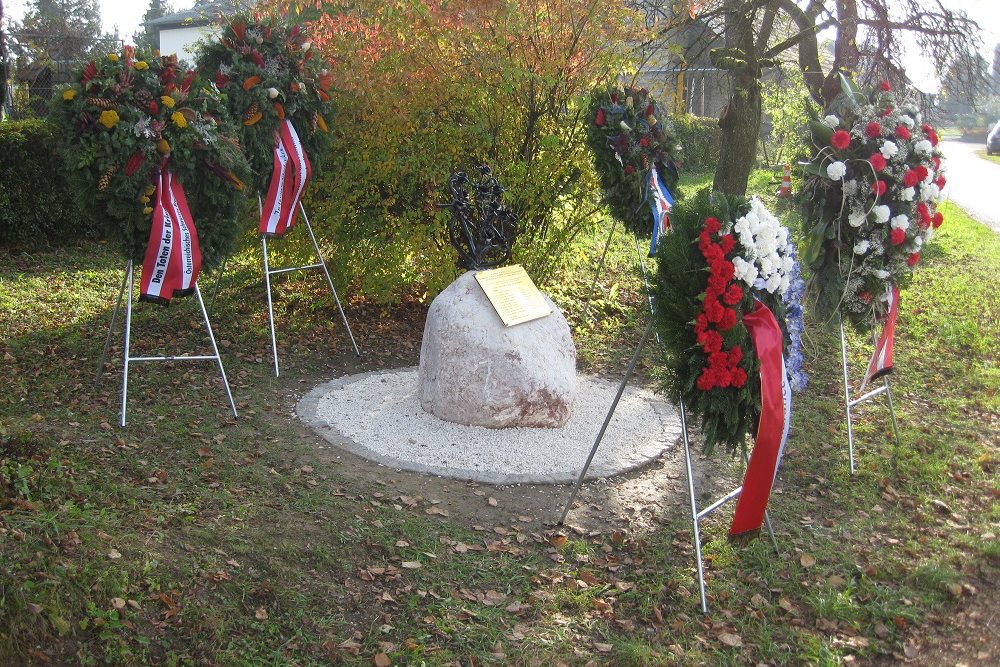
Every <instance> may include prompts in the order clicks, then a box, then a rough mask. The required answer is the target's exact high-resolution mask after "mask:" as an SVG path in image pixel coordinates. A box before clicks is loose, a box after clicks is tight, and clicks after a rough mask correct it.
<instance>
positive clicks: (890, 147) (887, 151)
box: [879, 141, 899, 160]
mask: <svg viewBox="0 0 1000 667" xmlns="http://www.w3.org/2000/svg"><path fill="white" fill-rule="evenodd" d="M879 152H880V153H882V157H884V158H885V159H886V160H888V159H891V158H892V157H893V156H894V155H895V154H896V153H898V152H899V146H897V145H896V144H895V143H893V142H891V141H884V142H882V147H881V148H879Z"/></svg>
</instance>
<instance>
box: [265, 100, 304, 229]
mask: <svg viewBox="0 0 1000 667" xmlns="http://www.w3.org/2000/svg"><path fill="white" fill-rule="evenodd" d="M311 175H312V165H311V164H310V163H309V156H308V155H306V152H305V150H304V149H303V148H302V142H301V141H300V140H299V135H298V134H296V132H295V128H294V127H293V126H292V123H291V122H290V121H289V120H288V119H285V120H282V121H281V124H280V125H279V126H278V130H277V131H276V132H275V133H274V168H273V169H272V171H271V183H270V185H269V186H268V189H267V198H266V199H265V200H264V207H263V208H262V209H261V214H260V228H259V230H260V233H261V234H265V235H267V236H278V237H280V236H284V235H285V234H286V233H288V232H289V231H290V230H291V229H292V227H294V226H295V220H296V218H297V216H298V210H299V202H300V201H301V200H302V193H303V192H305V189H306V184H307V183H308V182H309V177H310V176H311Z"/></svg>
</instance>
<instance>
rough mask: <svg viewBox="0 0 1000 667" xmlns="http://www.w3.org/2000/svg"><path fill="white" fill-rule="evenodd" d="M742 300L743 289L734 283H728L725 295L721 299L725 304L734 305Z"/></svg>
mask: <svg viewBox="0 0 1000 667" xmlns="http://www.w3.org/2000/svg"><path fill="white" fill-rule="evenodd" d="M742 300H743V289H742V288H741V287H740V286H739V285H737V284H736V283H733V284H732V285H730V286H729V288H728V289H727V290H726V294H725V296H723V297H722V301H723V302H724V303H725V304H726V305H727V306H735V305H736V304H738V303H739V302H740V301H742Z"/></svg>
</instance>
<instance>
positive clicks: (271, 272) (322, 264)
mask: <svg viewBox="0 0 1000 667" xmlns="http://www.w3.org/2000/svg"><path fill="white" fill-rule="evenodd" d="M263 209H264V203H263V201H262V200H261V198H260V193H257V210H258V213H259V214H263ZM299 210H300V211H301V212H302V218H303V220H305V223H306V229H307V230H308V231H309V238H310V240H312V245H313V250H314V251H315V252H316V258H317V259H318V260H319V261H317V262H315V263H313V264H303V265H301V266H288V267H285V268H281V269H272V268H271V259H270V255H269V253H268V249H267V236H266V235H262V236H261V246H262V248H263V256H264V283H265V284H266V287H267V323H268V325H269V326H270V329H271V353H272V355H273V358H274V377H279V376H280V375H281V372H280V370H279V368H278V341H277V334H276V331H275V326H274V301H273V298H272V296H271V276H275V275H278V274H280V273H291V272H292V271H307V270H310V269H323V275H325V276H326V284H327V285H329V287H330V291H331V292H332V293H333V300H334V301H336V303H337V310H338V311H339V312H340V319H341V320H342V321H343V323H344V329H346V330H347V337H348V338H350V340H351V345H352V346H353V347H354V354H356V355H357V356H358V357H360V356H361V351H360V350H359V349H358V344H357V342H356V341H355V340H354V334H353V333H352V332H351V325H350V324H348V322H347V315H345V314H344V307H343V306H342V305H341V303H340V297H339V296H338V295H337V288H336V287H334V286H333V280H332V279H331V278H330V271H329V270H328V269H327V266H326V260H325V259H324V258H323V253H322V252H320V249H319V244H318V243H316V235H315V234H314V233H313V228H312V224H311V223H310V222H309V216H308V215H307V214H306V207H305V206H303V204H302V202H301V201H300V202H299ZM225 268H226V267H225V265H223V267H222V269H221V270H220V271H219V277H218V279H217V280H216V281H215V288H214V289H213V292H212V299H211V301H210V302H209V309H211V308H212V306H214V305H215V297H216V295H218V293H219V285H220V283H221V282H222V276H223V274H224V273H225Z"/></svg>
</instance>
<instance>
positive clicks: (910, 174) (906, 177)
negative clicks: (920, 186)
mask: <svg viewBox="0 0 1000 667" xmlns="http://www.w3.org/2000/svg"><path fill="white" fill-rule="evenodd" d="M919 182H920V177H919V176H918V175H917V172H916V170H915V169H908V170H907V172H906V173H905V174H903V186H904V187H907V188H912V187H913V186H915V185H916V184H917V183H919Z"/></svg>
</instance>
